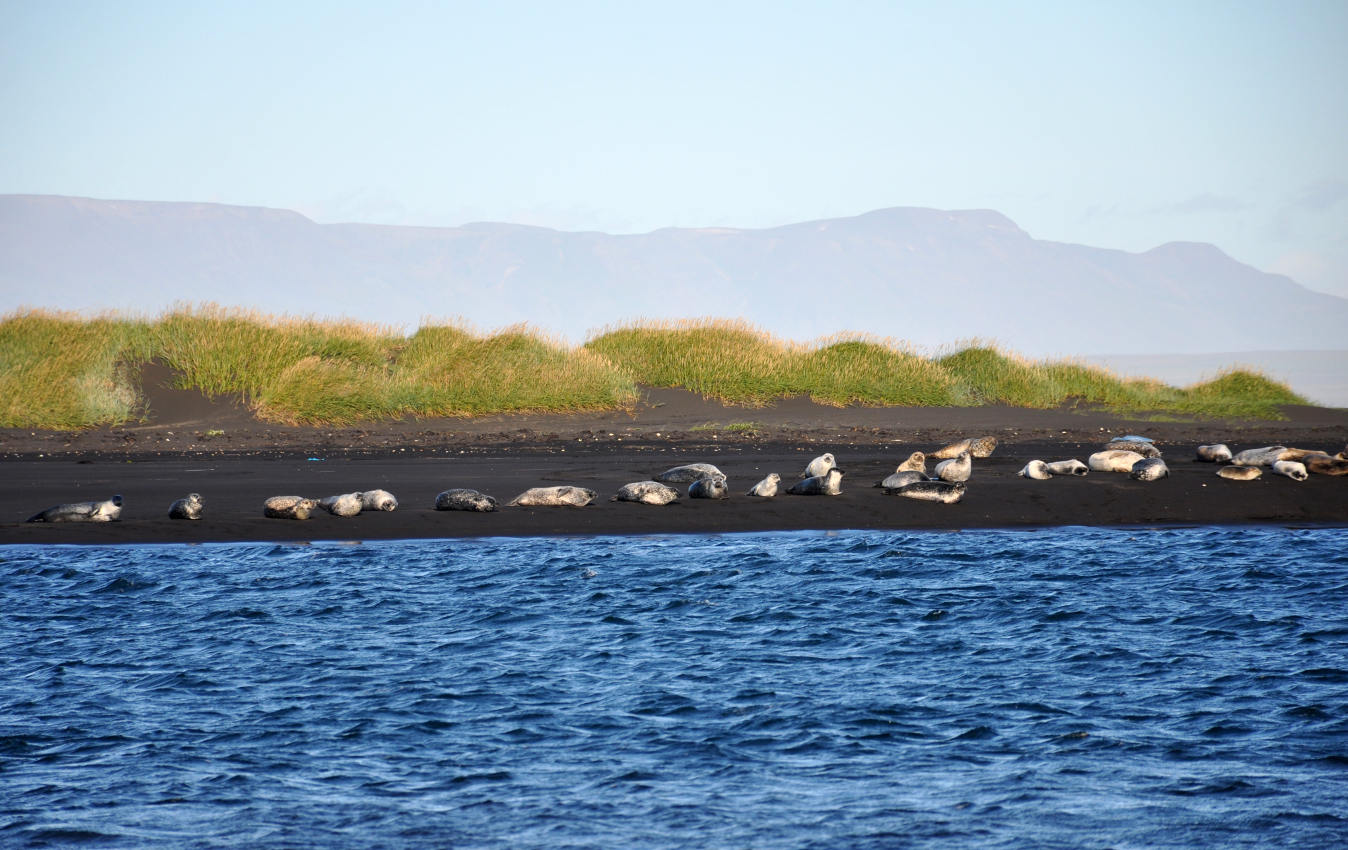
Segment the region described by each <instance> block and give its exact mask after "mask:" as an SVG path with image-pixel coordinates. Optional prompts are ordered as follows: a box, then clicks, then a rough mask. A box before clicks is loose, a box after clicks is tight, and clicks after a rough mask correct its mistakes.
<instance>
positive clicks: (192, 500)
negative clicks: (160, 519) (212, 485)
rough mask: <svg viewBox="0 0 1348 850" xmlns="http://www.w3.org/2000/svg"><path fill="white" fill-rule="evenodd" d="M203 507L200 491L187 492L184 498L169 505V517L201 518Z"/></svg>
mask: <svg viewBox="0 0 1348 850" xmlns="http://www.w3.org/2000/svg"><path fill="white" fill-rule="evenodd" d="M204 508H205V503H204V502H202V501H201V494H200V493H188V494H187V497H186V498H183V499H178V500H177V501H175V502H174V503H173V504H171V505H169V519H201V514H202V511H203V510H204Z"/></svg>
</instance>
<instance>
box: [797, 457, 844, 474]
mask: <svg viewBox="0 0 1348 850" xmlns="http://www.w3.org/2000/svg"><path fill="white" fill-rule="evenodd" d="M837 465H838V462H837V460H836V459H835V458H834V457H833V453H832V452H824V453H823V454H821V455H820V456H819V457H817V458H815V459H814V460H812V461H810V462H809V463H807V464H805V471H804V472H802V473H801V474H800V477H801V478H818V477H819V476H821V475H825V474H827V473H828V471H829V470H830V469H832V468H834V467H835V466H837Z"/></svg>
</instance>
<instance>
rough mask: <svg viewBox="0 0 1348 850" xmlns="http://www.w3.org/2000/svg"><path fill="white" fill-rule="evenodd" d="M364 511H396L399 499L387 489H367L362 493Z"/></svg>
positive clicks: (361, 507)
mask: <svg viewBox="0 0 1348 850" xmlns="http://www.w3.org/2000/svg"><path fill="white" fill-rule="evenodd" d="M360 509H361V510H362V511H396V510H397V509H398V499H397V497H395V496H394V495H393V494H392V493H390V492H389V491H387V490H365V491H363V492H362V493H361V494H360Z"/></svg>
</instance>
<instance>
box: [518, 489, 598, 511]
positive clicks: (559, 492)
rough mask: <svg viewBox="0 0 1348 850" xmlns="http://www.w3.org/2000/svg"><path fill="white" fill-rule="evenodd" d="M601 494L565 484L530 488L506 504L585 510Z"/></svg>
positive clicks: (523, 506) (524, 506)
mask: <svg viewBox="0 0 1348 850" xmlns="http://www.w3.org/2000/svg"><path fill="white" fill-rule="evenodd" d="M598 495H599V494H598V493H596V492H595V491H593V490H590V489H589V488H586V487H572V486H571V485H569V484H563V485H561V486H558V487H530V488H529V489H528V490H525V491H524V492H523V493H520V494H519V495H518V496H516V497H515V498H513V499H511V500H510V501H509V502H506V505H507V507H514V506H519V507H522V508H534V507H545V506H549V505H565V506H567V507H572V508H583V507H585V506H586V505H588V504H589V503H590V502H593V501H594V500H595V497H597V496H598Z"/></svg>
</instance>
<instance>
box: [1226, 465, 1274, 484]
mask: <svg viewBox="0 0 1348 850" xmlns="http://www.w3.org/2000/svg"><path fill="white" fill-rule="evenodd" d="M1263 474H1264V471H1263V470H1262V469H1260V468H1259V467H1257V466H1223V467H1222V468H1221V469H1219V470H1217V475H1218V476H1219V477H1221V478H1226V479H1228V480H1231V481H1253V480H1254V479H1256V478H1258V477H1259V476H1261V475H1263Z"/></svg>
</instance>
